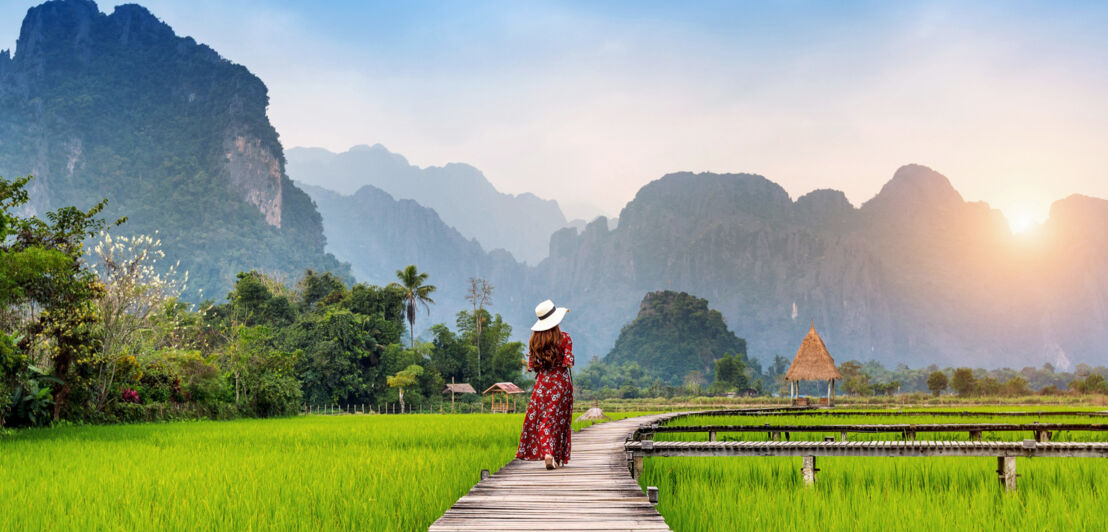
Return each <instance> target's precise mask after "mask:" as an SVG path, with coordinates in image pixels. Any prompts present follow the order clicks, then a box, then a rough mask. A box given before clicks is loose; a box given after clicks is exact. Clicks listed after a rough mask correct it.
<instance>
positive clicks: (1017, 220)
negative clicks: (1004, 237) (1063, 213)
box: [1007, 212, 1039, 235]
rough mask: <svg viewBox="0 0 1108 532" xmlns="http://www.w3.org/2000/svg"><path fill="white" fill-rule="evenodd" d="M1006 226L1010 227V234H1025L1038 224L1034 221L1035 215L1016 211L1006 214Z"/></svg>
mask: <svg viewBox="0 0 1108 532" xmlns="http://www.w3.org/2000/svg"><path fill="white" fill-rule="evenodd" d="M1007 218H1008V227H1009V228H1011V229H1012V234H1015V235H1025V234H1028V233H1030V232H1032V231H1033V230H1034V229H1035V228H1036V227H1038V226H1039V224H1038V222H1037V221H1035V217H1034V216H1032V215H1031V213H1029V212H1018V213H1015V214H1014V215H1012V216H1008V217H1007Z"/></svg>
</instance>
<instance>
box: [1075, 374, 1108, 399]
mask: <svg viewBox="0 0 1108 532" xmlns="http://www.w3.org/2000/svg"><path fill="white" fill-rule="evenodd" d="M1070 389H1071V390H1073V391H1075V392H1077V393H1082V394H1090V393H1099V394H1108V381H1105V379H1104V377H1103V376H1101V375H1100V374H1098V373H1093V374H1091V375H1089V376H1087V377H1085V379H1084V380H1075V381H1073V382H1071V383H1070Z"/></svg>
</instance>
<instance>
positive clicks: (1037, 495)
mask: <svg viewBox="0 0 1108 532" xmlns="http://www.w3.org/2000/svg"><path fill="white" fill-rule="evenodd" d="M1001 409H1002V410H1012V409H1013V408H1011V407H1008V408H1001ZM1017 409H1018V408H1017ZM974 410H975V411H982V412H985V411H986V409H980V408H975V409H974ZM1066 410H1073V408H1066ZM579 414H580V411H579V412H577V414H575V415H579ZM642 414H643V413H640V412H622V413H609V415H610V416H611V417H613V418H615V419H620V418H624V417H632V416H635V415H642ZM1033 421H1040V422H1079V423H1100V422H1104V421H1106V420H1104V419H1103V418H1092V417H1086V416H1058V415H1054V414H1049V413H1045V414H1044V415H1043V416H1041V417H1039V416H1035V417H1031V418H1022V417H1021V418H1012V417H1000V416H993V415H988V414H982V415H980V416H971V417H965V418H963V417H949V416H930V415H928V414H927V413H926V411H923V412H920V413H919V414H918V415H912V416H896V417H884V416H834V417H828V416H802V415H796V416H793V415H790V416H693V417H687V418H680V419H677V420H674V421H673V422H672V424H674V425H739V424H752V425H764V424H766V423H770V424H808V425H810V424H830V423H835V424H881V423H897V424H901V423H915V424H920V423H969V422H1004V423H1031V422H1033ZM589 424H591V422H575V423H574V428H575V429H580V428H581V427H584V426H587V425H589ZM521 425H522V415H521V414H510V415H504V414H458V415H451V414H445V415H441V414H416V415H402V416H401V415H397V416H381V415H341V416H320V415H312V416H300V417H296V418H285V419H270V420H238V421H224V422H210V421H204V422H184V423H163V424H137V425H118V426H89V427H78V426H68V427H57V428H53V429H32V430H23V431H17V432H14V433H9V434H7V435H5V436H0V500H2V501H4V507H3V511H2V512H0V530H128V531H133V530H226V529H243V530H257V529H265V530H354V529H357V530H401V531H408V530H426V528H427V526H428V525H430V524H431V522H433V521H434V520H435V519H437V518H438V516H439V515H441V514H442V512H444V511H445V510H446V509H447V508H448V507H450V505H451V504H453V503H454V501H455V500H457V498H458V497H460V496H461V495H463V494H464V493H466V491H468V490H469V489H470V488H471V487H472V486H473V484H474V483H475V482H476V481H477V480H478V478H479V472H480V470H481V469H489V470H491V471H496V470H497V469H498V468H500V467H501V466H503V465H504V464H506V463H507V462H508V461H510V460H511V459H512V457H513V455H514V453H515V447H516V443H517V441H518V438H519V430H520V427H521ZM791 436H792V439H813V440H818V439H822V438H823V437H824V436H837V434H830V433H829V434H821V433H810V434H809V433H793V434H792V435H791ZM766 437H767V435H766V434H765V433H762V432H754V433H720V434H719V439H721V440H728V439H751V440H756V439H765V438H766ZM898 437H899V435H897V434H852V435H851V438H852V439H892V438H898ZM1029 437H1030V435H1029V434H1024V433H989V432H986V433H985V439H994V440H1020V439H1025V438H1029ZM919 438H920V439H952V440H957V439H966V438H967V434H966V433H964V432H963V433H948V434H930V433H921V434H919ZM656 439H658V440H693V439H702V440H703V439H707V435H706V434H704V433H678V434H666V433H661V434H658V435H657V436H656ZM1055 439H1056V440H1060V441H1073V440H1085V441H1108V433H1097V432H1088V433H1076V432H1072V433H1071V432H1063V433H1061V434H1058V435H1055ZM817 467H819V469H820V470H821V471H820V472H819V474H818V480H817V482H816V485H815V487H814V488H806V487H805V486H804V485H803V482H802V480H801V478H800V471H799V469H800V458H786V457H750V458H745V457H713V458H648V459H647V460H646V466H645V471H644V474H643V476H642V478H641V479H640V482H641V484H642V485H643V486H644V487H645V486H657V487H658V488H659V491H660V494H661V501H660V503H659V505H658V510H659V511H660V512H661V513H662V515H663V516H664V517H665V518H666V521H667V522H668V523H669V524H670V525H671V526H672V527H673V529H674V530H678V531H706V530H721V531H723V530H727V531H730V530H762V529H767V528H771V529H782V528H784V529H796V530H859V529H861V530H868V529H873V530H876V529H884V530H888V529H892V530H902V529H913V530H916V529H923V530H951V529H953V530H983V529H998V528H1007V529H1018V530H1058V529H1072V530H1094V529H1100V528H1101V525H1102V523H1103V517H1102V516H1103V509H1104V508H1105V507H1108V493H1106V489H1105V485H1106V479H1108V461H1104V460H1100V459H1092V458H1036V459H1025V458H1020V459H1018V466H1017V467H1018V472H1019V473H1020V475H1021V477H1020V479H1019V490H1018V491H1017V492H1015V493H1006V492H1004V491H1003V490H1002V489H1000V487H999V486H998V483H997V480H996V474H995V473H994V470H995V469H996V461H995V459H992V458H845V457H844V458H819V459H818V462H817Z"/></svg>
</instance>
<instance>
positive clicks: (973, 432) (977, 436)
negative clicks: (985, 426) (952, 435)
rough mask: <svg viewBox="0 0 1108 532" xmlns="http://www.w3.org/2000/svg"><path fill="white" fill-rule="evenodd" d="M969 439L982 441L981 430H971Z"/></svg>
mask: <svg viewBox="0 0 1108 532" xmlns="http://www.w3.org/2000/svg"><path fill="white" fill-rule="evenodd" d="M969 439H971V440H974V441H981V431H979V430H971V431H969Z"/></svg>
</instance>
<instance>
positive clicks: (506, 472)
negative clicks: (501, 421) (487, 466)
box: [430, 413, 684, 532]
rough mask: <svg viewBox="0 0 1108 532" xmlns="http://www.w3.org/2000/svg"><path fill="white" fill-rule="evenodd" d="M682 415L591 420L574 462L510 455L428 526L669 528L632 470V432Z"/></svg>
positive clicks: (439, 529)
mask: <svg viewBox="0 0 1108 532" xmlns="http://www.w3.org/2000/svg"><path fill="white" fill-rule="evenodd" d="M680 415H684V414H682V413H674V414H662V415H655V416H642V417H635V418H628V419H623V420H619V421H609V422H607V423H598V424H596V425H592V426H590V427H587V428H585V429H582V430H581V431H580V432H577V433H575V434H574V435H573V448H572V453H571V456H570V461H569V464H567V465H566V467H564V468H561V469H556V470H554V471H547V470H546V466H545V465H544V464H543V463H542V462H524V461H521V460H513V461H512V462H510V463H509V464H508V465H506V466H504V467H503V468H502V469H501V470H500V471H497V472H496V474H494V475H492V476H490V477H489V478H487V479H485V480H482V481H481V482H479V483H477V485H476V486H474V487H473V489H472V490H470V491H469V493H467V494H466V495H465V496H463V497H462V498H461V499H458V502H456V503H454V506H452V507H451V508H450V509H449V510H447V511H446V513H445V514H443V516H442V517H440V518H439V519H438V521H435V523H434V524H432V525H431V528H430V531H431V532H445V531H477V530H488V531H497V532H500V531H509V530H518V531H526V532H538V531H541V530H567V531H583V530H628V531H631V530H669V529H670V528H669V526H668V525H666V522H665V520H664V519H662V516H661V515H659V514H658V511H657V510H655V509H654V506H653V505H651V504H650V502H649V501H648V500H647V498H646V494H645V493H643V491H642V489H641V488H640V487H639V484H638V483H637V482H635V480H634V479H632V478H631V475H630V473H629V471H628V469H627V454H626V451H625V449H624V445H625V443H626V440H627V437H628V436H629V435H631V434H632V433H634V432H635V430H636V429H637V428H638V427H639V425H642V424H644V423H645V424H649V423H658V422H661V421H664V420H667V419H669V418H672V417H675V416H680Z"/></svg>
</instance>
